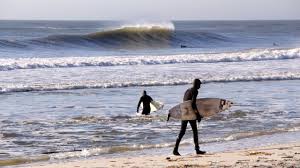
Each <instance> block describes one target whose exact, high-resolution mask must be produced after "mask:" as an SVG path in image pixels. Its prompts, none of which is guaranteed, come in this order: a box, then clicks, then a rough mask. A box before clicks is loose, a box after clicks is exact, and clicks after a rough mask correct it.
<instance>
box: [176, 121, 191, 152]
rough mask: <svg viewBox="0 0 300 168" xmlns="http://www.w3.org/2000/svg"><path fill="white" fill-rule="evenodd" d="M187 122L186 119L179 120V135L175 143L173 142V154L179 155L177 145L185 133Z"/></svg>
mask: <svg viewBox="0 0 300 168" xmlns="http://www.w3.org/2000/svg"><path fill="white" fill-rule="evenodd" d="M187 123H188V121H181V129H180V132H179V135H178V137H177V139H176V144H175V147H174V150H173V154H174V155H180V154H179V152H178V147H179V144H180V141H181V139H182V137H183V136H184V134H185V130H186V126H187Z"/></svg>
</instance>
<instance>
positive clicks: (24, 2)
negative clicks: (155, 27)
mask: <svg viewBox="0 0 300 168" xmlns="http://www.w3.org/2000/svg"><path fill="white" fill-rule="evenodd" d="M0 19H27V20H30V19H44V20H47V19H55V20H57V19H61V20H69V19H76V20H151V19H152V20H186V19H189V20H224V19H226V20H236V19H237V20H256V19H278V20H279V19H300V0H0Z"/></svg>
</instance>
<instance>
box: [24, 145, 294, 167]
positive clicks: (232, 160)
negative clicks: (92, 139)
mask: <svg viewBox="0 0 300 168" xmlns="http://www.w3.org/2000/svg"><path fill="white" fill-rule="evenodd" d="M299 166H300V141H298V142H294V143H287V144H279V145H269V146H263V147H257V148H252V149H244V150H236V151H227V152H214V153H208V154H205V155H195V154H188V155H183V156H173V155H157V156H154V155H152V156H151V155H148V156H133V157H132V156H128V157H124V156H122V157H116V158H101V157H96V158H92V159H84V160H83V159H82V160H73V161H61V162H58V163H46V162H40V163H34V164H29V165H22V166H21V167H24V168H57V167H64V168H73V167H77V168H78V167H89V168H93V167H94V168H96V167H98V168H99V167H109V168H113V167H157V168H160V167H168V168H180V167H299Z"/></svg>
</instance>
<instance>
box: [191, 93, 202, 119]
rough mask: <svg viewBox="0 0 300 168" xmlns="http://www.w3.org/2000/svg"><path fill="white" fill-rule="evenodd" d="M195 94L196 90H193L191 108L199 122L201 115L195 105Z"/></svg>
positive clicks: (196, 94)
mask: <svg viewBox="0 0 300 168" xmlns="http://www.w3.org/2000/svg"><path fill="white" fill-rule="evenodd" d="M197 96H198V91H195V92H194V93H193V97H192V108H193V110H195V112H196V115H197V120H198V121H199V122H200V121H201V119H202V118H203V117H202V116H201V114H200V112H199V110H198V108H197V105H196V101H197Z"/></svg>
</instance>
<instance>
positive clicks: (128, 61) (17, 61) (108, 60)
mask: <svg viewBox="0 0 300 168" xmlns="http://www.w3.org/2000/svg"><path fill="white" fill-rule="evenodd" d="M299 58H300V48H294V49H262V50H258V49H256V50H247V51H243V52H232V53H216V54H181V55H163V56H119V57H117V56H101V57H60V58H11V59H0V71H7V70H15V69H38V68H67V67H86V66H119V65H157V64H181V63H216V62H243V61H264V60H282V59H299Z"/></svg>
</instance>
